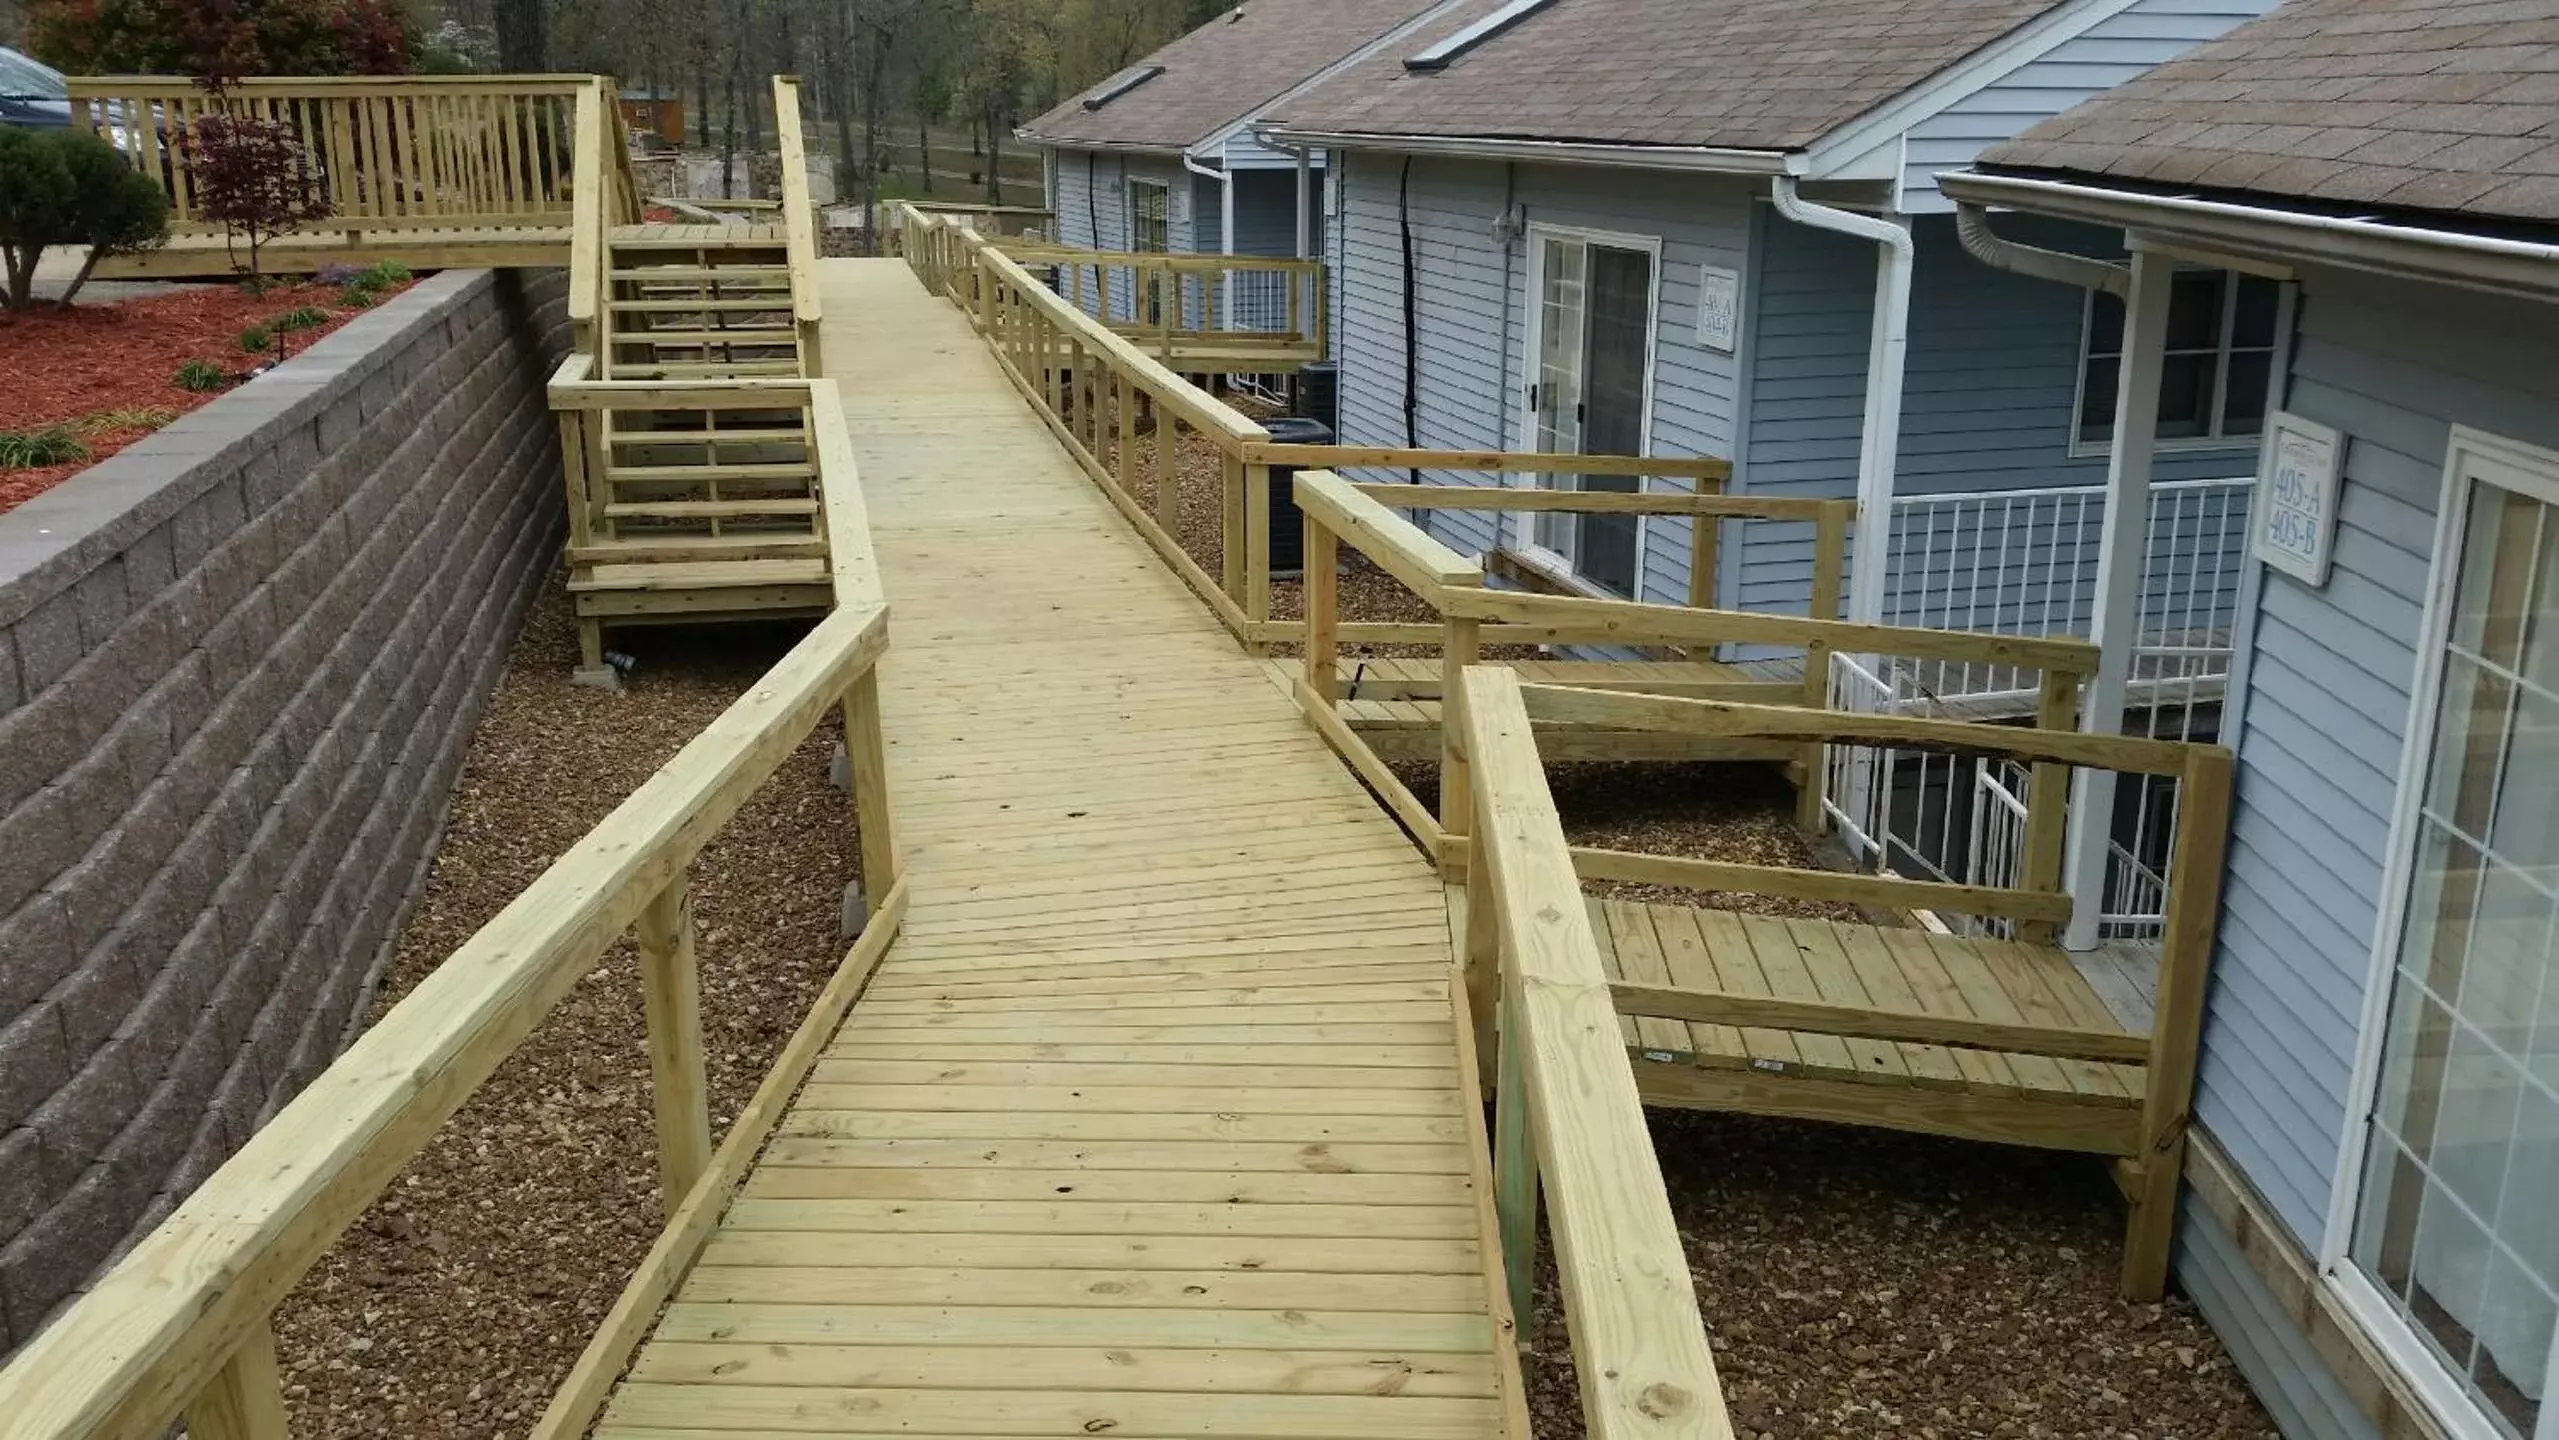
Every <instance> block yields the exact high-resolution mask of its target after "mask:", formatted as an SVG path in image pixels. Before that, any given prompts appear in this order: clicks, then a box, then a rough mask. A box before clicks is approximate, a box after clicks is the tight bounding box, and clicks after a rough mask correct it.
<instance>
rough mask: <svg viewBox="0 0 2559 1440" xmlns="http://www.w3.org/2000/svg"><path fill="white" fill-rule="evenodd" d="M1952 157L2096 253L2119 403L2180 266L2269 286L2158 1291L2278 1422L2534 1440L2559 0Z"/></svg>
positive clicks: (2550, 884)
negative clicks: (2214, 911)
mask: <svg viewBox="0 0 2559 1440" xmlns="http://www.w3.org/2000/svg"><path fill="white" fill-rule="evenodd" d="M1984 159H1985V162H1986V163H1985V165H1984V167H1983V170H1982V172H1981V173H1979V174H1974V175H1964V176H1953V177H1948V178H1947V179H1946V180H1945V181H1944V188H1945V189H1946V190H1947V191H1948V192H1949V193H1951V194H1953V195H1954V196H1956V197H1958V198H1959V199H1960V200H1962V201H1963V202H1965V203H1966V204H1967V205H1968V206H1969V205H1981V206H1993V205H1995V206H2003V207H2013V208H2014V209H2016V210H2018V211H2031V212H2034V213H2036V214H2037V215H2040V216H2044V217H2052V218H2059V219H2067V220H2074V221H2078V222H2081V223H2089V224H2099V225H2104V226H2106V227H2107V228H2108V230H2109V231H2110V233H2112V234H2113V235H2115V236H2117V237H2119V238H2120V239H2122V240H2124V241H2125V242H2127V243H2129V244H2130V245H2131V246H2133V247H2134V252H2135V255H2136V258H2135V260H2134V261H2133V263H2132V265H2131V267H2130V274H2129V277H2128V280H2129V285H2128V288H2129V291H2130V295H2131V311H2132V316H2133V319H2132V322H2131V324H2130V325H2129V326H2128V333H2127V338H2126V341H2125V347H2124V351H2123V354H2124V359H2123V362H2122V364H2123V369H2122V371H2121V373H2120V374H2119V377H2118V379H2119V384H2120V388H2121V396H2122V398H2121V399H2120V401H2119V403H2120V404H2122V405H2126V406H2138V405H2139V404H2141V403H2143V402H2144V401H2145V400H2146V398H2147V391H2148V390H2149V389H2150V388H2151V387H2153V386H2161V385H2164V384H2165V383H2166V377H2167V375H2168V374H2169V373H2170V372H2171V371H2172V370H2173V368H2174V367H2175V366H2176V364H2177V363H2178V351H2177V346H2176V343H2175V342H2176V336H2177V317H2176V304H2177V301H2176V298H2175V296H2174V294H2173V293H2172V287H2173V286H2174V285H2175V283H2176V281H2177V279H2178V278H2179V277H2180V276H2181V275H2182V274H2184V273H2186V272H2185V270H2184V268H2183V267H2185V266H2188V265H2193V264H2205V265H2223V266H2229V267H2233V268H2242V269H2246V270H2248V271H2250V272H2252V273H2255V274H2257V275H2260V276H2262V277H2265V278H2266V279H2267V280H2269V281H2271V282H2273V283H2276V284H2278V285H2280V286H2281V288H2282V292H2283V295H2284V302H2283V304H2282V306H2281V309H2282V311H2283V313H2284V314H2285V316H2286V317H2287V324H2286V327H2285V330H2284V333H2283V335H2282V336H2281V343H2280V344H2279V346H2278V350H2279V357H2278V358H2279V364H2278V366H2277V368H2276V371H2275V376H2276V378H2275V382H2274V384H2273V386H2272V387H2271V389H2270V391H2269V394H2268V397H2267V399H2268V403H2269V406H2270V414H2271V415H2272V416H2273V419H2272V420H2271V422H2270V427H2271V429H2272V430H2273V432H2274V436H2275V438H2274V439H2273V440H2271V441H2270V442H2269V444H2268V445H2267V447H2266V457H2265V460H2264V462H2263V466H2262V468H2263V469H2264V471H2265V474H2266V477H2267V478H2266V480H2265V481H2264V482H2263V493H2262V494H2261V495H2260V497H2259V498H2258V501H2257V505H2258V509H2257V512H2256V518H2255V519H2254V521H2253V522H2252V523H2251V525H2250V526H2249V530H2248V545H2247V559H2246V561H2245V564H2244V566H2243V573H2242V575H2241V577H2240V580H2241V594H2240V600H2239V604H2238V607H2237V623H2236V644H2237V650H2238V654H2237V658H2236V667H2235V669H2234V671H2233V674H2232V678H2231V681H2230V701H2229V709H2230V712H2231V714H2230V717H2229V719H2228V721H2227V723H2226V725H2225V727H2224V728H2225V737H2224V738H2225V739H2226V741H2227V742H2228V743H2230V744H2231V745H2233V746H2234V748H2235V749H2236V750H2237V753H2238V791H2237V803H2236V814H2235V817H2234V820H2233V824H2232V831H2231V847H2230V858H2229V863H2228V866H2227V869H2226V872H2225V876H2224V883H2223V890H2224V899H2223V910H2222V915H2221V925H2220V945H2219V949H2218V952H2217V954H2216V956H2215V960H2214V966H2215V969H2214V976H2213V983H2212V989H2211V993H2210V1001H2209V1010H2208V1016H2207V1020H2206V1025H2205V1030H2204V1036H2203V1066H2202V1076H2201V1083H2200V1089H2199V1091H2198V1094H2197V1100H2196V1113H2197V1117H2198V1119H2199V1121H2200V1123H2201V1125H2202V1127H2203V1131H2204V1133H2203V1135H2202V1137H2201V1139H2202V1142H2203V1143H2201V1144H2199V1145H2198V1146H2196V1147H2195V1149H2194V1151H2193V1153H2194V1154H2195V1156H2196V1157H2197V1158H2196V1160H2195V1162H2194V1164H2193V1165H2192V1166H2190V1170H2189V1175H2190V1178H2191V1179H2192V1180H2193V1182H2194V1197H2193V1200H2192V1202H2191V1203H2190V1204H2189V1206H2188V1209H2187V1223H2186V1224H2185V1226H2184V1228H2183V1231H2182V1235H2183V1247H2182V1251H2181V1257H2180V1260H2179V1275H2180V1277H2181V1278H2182V1281H2183V1283H2184V1286H2185V1288H2186V1289H2187V1291H2188V1292H2189V1293H2190V1294H2192V1295H2193V1296H2194V1298H2195V1299H2196V1301H2197V1302H2198V1303H2199V1304H2200V1305H2201V1306H2202V1307H2203V1308H2204V1310H2205V1313H2206V1314H2207V1315H2208V1316H2209V1317H2210V1318H2211V1319H2212V1321H2213V1323H2214V1325H2215V1326H2216V1328H2217V1329H2219V1330H2220V1331H2221V1333H2222V1334H2223V1335H2224V1336H2225V1337H2227V1338H2228V1339H2229V1341H2230V1344H2231V1349H2232V1351H2233V1353H2234V1355H2235V1356H2236V1357H2237V1358H2238V1360H2239V1362H2240V1364H2241V1366H2242V1367H2243V1368H2244V1369H2245V1370H2246V1371H2247V1373H2248V1374H2249V1375H2250V1377H2251V1378H2252V1379H2253V1380H2254V1381H2255V1382H2256V1385H2257V1388H2258V1391H2259V1393H2260V1394H2261V1395H2262V1396H2263V1397H2264V1398H2265V1400H2266V1402H2267V1404H2268V1406H2269V1407H2270V1408H2271V1409H2272V1410H2273V1411H2274V1413H2275V1414H2276V1416H2277V1418H2278V1419H2279V1420H2280V1421H2281V1422H2282V1424H2283V1427H2284V1430H2285V1432H2286V1433H2287V1434H2288V1435H2292V1436H2297V1437H2312V1436H2316V1437H2323V1440H2325V1437H2367V1436H2375V1435H2387V1436H2398V1435H2417V1434H2424V1435H2447V1436H2456V1437H2464V1440H2471V1437H2476V1440H2488V1437H2499V1440H2551V1437H2553V1436H2559V1344H2555V1343H2554V1339H2553V1336H2554V1330H2559V1324H2554V1321H2555V1320H2559V958H2554V957H2555V956H2559V946H2555V945H2554V939H2555V938H2559V901H2555V900H2554V893H2559V883H2555V882H2559V764H2554V763H2553V762H2554V761H2559V6H2554V5H2551V4H2548V3H2536V4H2530V5H2524V6H2520V7H2509V8H2507V9H2504V10H2500V11H2496V12H2493V13H2492V12H2491V11H2489V10H2487V9H2485V8H2483V7H2480V6H2477V5H2471V4H2461V3H2452V0H2394V3H2388V4H2374V3H2370V0H2296V3H2292V4H2287V5H2285V6H2284V7H2283V8H2282V9H2280V10H2278V11H2276V12H2274V13H2273V14H2272V15H2270V16H2268V17H2267V18H2266V19H2264V20H2263V21H2260V22H2258V23H2255V24H2252V25H2250V26H2248V27H2246V28H2245V29H2242V30H2239V31H2236V32H2234V33H2233V34H2231V35H2230V36H2229V37H2228V39H2227V41H2226V42H2225V43H2221V44H2215V45H2208V46H2205V47H2202V48H2200V49H2198V50H2196V51H2195V52H2193V53H2192V54H2191V55H2190V56H2188V57H2187V58H2186V59H2185V60H2183V61H2181V62H2178V63H2175V64H2171V65H2168V66H2165V67H2163V68H2161V69H2159V70H2158V71H2156V72H2154V73H2153V74H2151V75H2150V76H2148V77H2145V78H2144V79H2142V80H2138V81H2135V82H2134V83H2132V84H2130V85H2128V86H2126V87H2125V88H2123V89H2122V90H2120V91H2118V92H2116V93H2114V94H2112V95H2110V96H2107V97H2105V98H2103V99H2100V100H2097V101H2095V102H2093V103H2091V104H2088V105H2085V106H2082V107H2080V108H2078V109H2076V110H2073V111H2071V112H2069V113H2068V114H2066V115H2064V116H2063V117H2061V118H2060V119H2059V120H2058V121H2055V122H2053V123H2050V124H2047V125H2043V126H2039V127H2037V128H2036V129H2034V130H2032V131H2030V132H2028V133H2027V135H2026V136H2025V137H2024V138H2023V139H2021V140H2019V141H2017V142H2015V143H2012V144H2009V145H2005V146H2001V147H1998V148H1995V149H1992V150H1991V151H1989V152H1988V154H1987V155H1986V156H1985V157H1984ZM1996 223H1998V224H1999V225H2000V226H2001V227H2002V228H2003V229H2006V228H2009V226H2010V223H2011V222H2010V220H2009V219H2008V218H2007V217H2005V216H2002V217H1999V218H1998V220H1997V221H1996ZM2139 438H2140V437H2139V436H2138V435H2137V434H2131V433H2127V434H2126V435H2124V436H2120V437H2118V438H2117V440H2116V441H2115V443H2114V444H2113V445H2112V446H2111V447H2110V454H2109V465H2110V473H2111V477H2112V483H2111V489H2112V492H2113V495H2112V504H2111V507H2110V513H2109V518H2108V525H2109V527H2110V532H2111V533H2112V534H2113V535H2115V536H2117V537H2118V538H2120V537H2121V536H2123V535H2126V534H2129V533H2130V532H2131V531H2132V530H2134V529H2135V528H2136V527H2138V526H2139V524H2140V523H2141V519H2140V517H2141V513H2142V510H2143V509H2144V506H2145V504H2146V503H2147V500H2148V495H2149V494H2150V493H2155V492H2151V491H2150V487H2149V486H2148V484H2147V482H2148V481H2149V480H2150V479H2151V477H2153V476H2154V475H2156V474H2158V473H2159V467H2158V465H2157V464H2156V456H2155V455H2154V454H2153V453H2151V452H2150V450H2149V448H2148V447H2145V446H2143V445H2141V444H2140V443H2139ZM2119 574H2120V572H2119ZM2115 578H2117V577H2110V579H2115Z"/></svg>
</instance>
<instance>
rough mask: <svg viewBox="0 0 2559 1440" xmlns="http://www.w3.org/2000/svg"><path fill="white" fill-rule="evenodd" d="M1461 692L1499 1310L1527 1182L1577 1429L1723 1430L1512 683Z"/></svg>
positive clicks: (1481, 674) (1525, 1264)
mask: <svg viewBox="0 0 2559 1440" xmlns="http://www.w3.org/2000/svg"><path fill="white" fill-rule="evenodd" d="M1460 687H1461V698H1462V703H1460V704H1459V705H1458V706H1457V710H1458V718H1457V720H1456V722H1455V723H1457V724H1458V725H1460V726H1462V727H1463V729H1464V731H1465V749H1466V752H1467V754H1468V756H1469V757H1470V761H1471V787H1472V791H1473V800H1474V813H1475V819H1476V832H1475V833H1476V842H1475V844H1474V845H1473V846H1472V847H1470V854H1469V861H1468V870H1469V883H1468V886H1467V895H1466V898H1467V938H1466V966H1467V971H1468V992H1469V994H1470V996H1471V997H1473V998H1475V999H1477V1000H1478V1001H1479V1002H1489V1004H1479V1005H1478V1008H1477V1012H1476V1015H1475V1020H1476V1024H1477V1027H1478V1029H1479V1030H1483V1029H1486V1028H1490V1029H1491V1030H1493V1031H1494V1032H1495V1033H1496V1035H1497V1037H1498V1038H1497V1041H1496V1043H1497V1045H1498V1060H1497V1062H1496V1065H1495V1076H1496V1093H1495V1104H1496V1110H1495V1126H1494V1131H1495V1134H1494V1144H1495V1159H1494V1176H1493V1189H1494V1197H1495V1204H1496V1209H1497V1214H1498V1219H1499V1225H1500V1230H1501V1236H1502V1249H1503V1265H1504V1269H1505V1271H1506V1273H1507V1274H1508V1276H1509V1278H1510V1281H1511V1287H1512V1310H1513V1313H1514V1314H1516V1315H1519V1316H1521V1317H1522V1318H1523V1320H1524V1319H1525V1317H1526V1315H1527V1313H1528V1307H1527V1294H1528V1278H1529V1275H1530V1273H1531V1270H1532V1268H1533V1266H1534V1263H1535V1256H1536V1239H1537V1219H1536V1215H1537V1208H1538V1207H1537V1199H1538V1190H1539V1181H1540V1179H1541V1177H1542V1178H1543V1180H1544V1189H1545V1202H1546V1203H1545V1211H1546V1220H1547V1226H1548V1229H1549V1231H1550V1233H1551V1234H1552V1235H1553V1237H1554V1242H1555V1270H1556V1279H1557V1281H1558V1285H1559V1288H1560V1289H1561V1290H1562V1292H1563V1300H1564V1316H1565V1322H1566V1324H1567V1326H1568V1328H1569V1329H1570V1331H1571V1337H1570V1338H1571V1341H1572V1347H1573V1361H1574V1370H1575V1373H1576V1374H1578V1375H1579V1376H1580V1377H1581V1387H1580V1388H1581V1396H1582V1416H1583V1421H1584V1424H1585V1426H1586V1427H1587V1430H1588V1432H1589V1434H1590V1435H1592V1436H1593V1437H1594V1440H1636V1437H1644V1440H1667V1437H1685V1440H1727V1437H1730V1436H1731V1435H1732V1433H1733V1431H1732V1423H1731V1421H1730V1419H1729V1418H1728V1417H1727V1415H1726V1412H1725V1409H1724V1396H1723V1388H1722V1386H1721V1384H1720V1382H1719V1381H1718V1380H1717V1379H1716V1375H1715V1357H1714V1355H1713V1353H1712V1352H1711V1351H1710V1350H1709V1349H1708V1347H1707V1344H1706V1328H1705V1321H1704V1319H1703V1318H1702V1317H1701V1316H1700V1315H1699V1313H1698V1310H1697V1293H1696V1288H1695V1286H1694V1284H1693V1283H1692V1282H1691V1280H1690V1278H1689V1271H1688V1258H1687V1253H1686V1251H1685V1249H1684V1248H1683V1246H1682V1245H1681V1242H1680V1236H1679V1228H1678V1225H1677V1223H1676V1222H1675V1221H1674V1220H1673V1218H1672V1216H1671V1212H1670V1200H1669V1196H1668V1190H1667V1189H1666V1187H1665V1186H1664V1184H1663V1181H1662V1173H1661V1164H1660V1162H1659V1160H1658V1159H1656V1158H1655V1156H1654V1154H1653V1145H1652V1137H1651V1135H1650V1133H1649V1132H1648V1131H1647V1130H1646V1129H1645V1127H1644V1111H1643V1101H1642V1099H1641V1097H1640V1096H1639V1095H1638V1093H1637V1091H1636V1087H1635V1074H1634V1070H1633V1068H1632V1066H1631V1065H1630V1064H1629V1063H1628V1061H1627V1058H1626V1048H1625V1042H1624V1041H1623V1040H1622V1039H1620V1038H1619V1029H1618V1019H1617V1010H1616V1005H1615V1002H1614V999H1613V997H1612V996H1611V994H1610V990H1609V983H1608V976H1607V974H1606V972H1605V971H1604V970H1603V969H1602V968H1601V965H1600V959H1599V943H1598V940H1597V938H1596V937H1595V936H1594V935H1593V934H1592V932H1591V928H1590V912H1589V911H1588V909H1586V908H1585V906H1584V905H1583V902H1582V893H1581V885H1580V881H1579V880H1578V878H1577V877H1576V876H1575V875H1574V873H1573V859H1572V855H1571V852H1570V851H1569V850H1568V849H1567V848H1566V846H1565V842H1564V827H1563V822H1562V821H1561V819H1560V818H1559V817H1558V816H1557V815H1556V812H1555V802H1554V799H1553V797H1552V796H1551V795H1550V794H1549V793H1548V791H1547V788H1546V772H1545V770H1544V768H1543V767H1542V766H1541V764H1540V763H1539V760H1538V755H1537V742H1536V740H1535V738H1534V736H1533V735H1532V734H1531V733H1530V729H1529V717H1528V712H1527V710H1526V709H1525V708H1524V707H1523V706H1522V704H1521V701H1520V689H1519V679H1518V677H1517V676H1516V675H1515V674H1513V673H1512V672H1511V671H1509V670H1507V669H1502V668H1499V667H1495V666H1474V667H1471V668H1469V669H1467V670H1466V671H1465V672H1464V675H1463V676H1462V677H1461V681H1460ZM1493 1011H1498V1013H1499V1022H1498V1024H1494V1023H1492V1022H1493V1019H1494V1016H1493V1014H1492V1013H1491V1012H1493Z"/></svg>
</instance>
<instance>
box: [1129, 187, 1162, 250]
mask: <svg viewBox="0 0 2559 1440" xmlns="http://www.w3.org/2000/svg"><path fill="white" fill-rule="evenodd" d="M1172 195H1173V188H1172V187H1171V186H1169V185H1167V184H1165V183H1164V182H1163V181H1161V180H1131V181H1130V182H1128V248H1129V249H1131V250H1135V251H1138V252H1141V253H1143V254H1147V255H1161V254H1163V253H1164V252H1166V251H1168V250H1170V249H1172V248H1173V232H1172V229H1171V226H1170V224H1169V223H1168V222H1169V218H1170V216H1171V213H1172Z"/></svg>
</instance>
